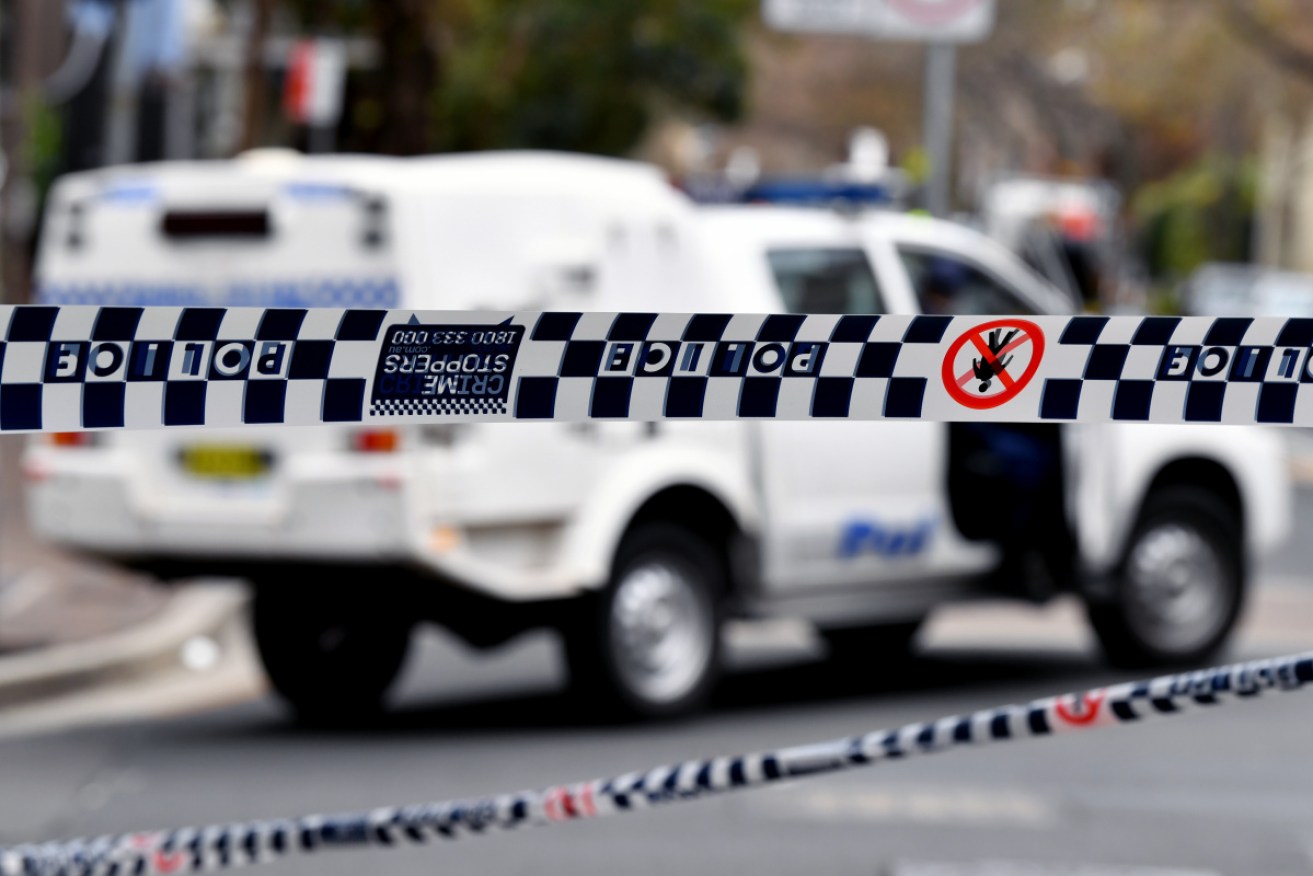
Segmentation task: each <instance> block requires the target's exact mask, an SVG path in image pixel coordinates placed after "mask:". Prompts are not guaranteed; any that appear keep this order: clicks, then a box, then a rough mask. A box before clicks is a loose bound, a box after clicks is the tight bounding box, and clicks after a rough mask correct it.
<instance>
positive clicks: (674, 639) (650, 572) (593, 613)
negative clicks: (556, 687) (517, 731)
mask: <svg viewBox="0 0 1313 876" xmlns="http://www.w3.org/2000/svg"><path fill="white" fill-rule="evenodd" d="M724 580H725V572H724V567H723V563H722V562H721V561H720V559H719V557H718V556H717V554H716V552H715V551H714V550H713V549H712V548H711V546H710V545H708V544H707V543H706V542H705V541H704V540H703V539H701V538H699V537H698V536H696V535H694V534H693V533H691V532H689V531H688V530H686V529H683V528H681V527H678V526H674V525H671V524H666V523H649V524H640V525H639V526H637V527H635V529H634V530H633V531H632V532H630V533H629V534H628V535H626V536H625V538H624V540H623V541H622V542H621V544H620V548H619V550H618V551H617V552H616V558H615V563H614V565H613V567H612V573H611V580H610V581H609V583H608V585H607V587H606V588H605V589H604V590H602V591H601V592H600V593H597V594H594V595H591V596H589V597H588V598H586V599H583V600H581V601H580V605H579V606H578V608H579V610H578V612H577V613H576V615H575V616H574V618H573V622H572V623H570V624H569V625H567V627H566V629H565V630H564V635H565V652H566V660H567V663H568V665H569V671H570V682H571V688H572V692H573V694H574V696H575V697H577V698H579V699H580V700H582V701H583V704H584V705H585V706H587V707H588V708H589V709H590V710H594V711H599V712H600V713H601V714H603V715H619V716H623V717H637V718H665V717H672V716H675V715H680V714H684V713H687V712H690V711H692V710H694V709H696V708H698V707H699V706H701V705H703V704H704V703H705V702H706V700H707V697H708V696H709V695H710V693H711V689H712V686H713V684H714V683H715V679H716V676H717V674H718V670H719V666H720V612H719V599H718V596H719V594H720V593H721V592H722V591H723V589H724V588H723V582H724Z"/></svg>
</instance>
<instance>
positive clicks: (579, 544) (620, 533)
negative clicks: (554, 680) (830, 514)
mask: <svg viewBox="0 0 1313 876" xmlns="http://www.w3.org/2000/svg"><path fill="white" fill-rule="evenodd" d="M599 484H600V489H598V490H597V491H595V492H594V494H593V495H591V496H590V497H589V499H588V501H587V502H586V503H585V505H584V507H583V508H581V509H580V511H579V513H578V514H577V515H575V517H574V519H573V520H572V521H571V524H570V529H569V532H568V534H567V536H566V544H565V550H564V554H563V565H565V566H566V567H568V568H569V569H570V570H571V576H572V577H573V578H574V580H576V581H578V582H579V585H580V587H581V588H582V589H585V590H592V589H596V588H599V587H601V586H603V585H604V584H605V583H606V581H607V579H608V578H609V576H610V573H611V569H612V565H613V563H614V560H615V554H616V550H617V549H618V548H619V546H620V542H621V540H622V539H623V538H624V536H625V534H626V533H628V532H629V531H631V529H632V527H633V526H634V525H635V524H636V523H642V522H644V521H651V520H658V519H665V520H669V521H670V522H672V523H675V524H679V525H683V526H686V527H688V528H691V529H693V531H695V532H699V531H701V529H700V528H701V527H708V528H709V529H708V530H707V531H710V532H711V533H712V534H713V536H715V537H716V539H718V540H720V541H721V542H722V543H721V544H720V545H717V549H718V550H722V551H726V553H725V554H723V556H725V557H726V558H727V559H728V560H731V562H730V564H729V565H728V566H727V568H730V569H731V571H733V570H736V569H738V568H740V567H741V566H743V565H744V563H743V562H742V559H741V558H740V557H737V556H733V557H731V555H730V553H728V552H729V551H731V550H732V548H731V547H730V546H729V545H726V544H725V542H726V541H728V542H734V543H749V544H750V543H751V541H750V540H751V539H752V538H753V537H754V535H755V533H756V528H757V523H758V518H757V513H758V506H759V503H757V502H755V501H754V495H755V493H754V490H753V487H752V484H751V482H750V479H749V476H748V471H747V466H744V465H742V464H741V463H739V464H735V460H734V459H733V458H732V457H730V456H728V455H725V454H720V453H714V452H706V451H703V450H694V449H691V448H687V447H684V448H661V449H657V448H653V449H652V450H651V451H650V452H647V453H643V454H635V455H634V456H633V457H632V458H630V459H627V460H626V462H625V464H624V465H621V466H617V467H615V468H614V469H612V470H611V471H610V472H608V473H607V475H606V476H605V477H603V478H600V479H599ZM739 536H742V538H740V537H739ZM742 553H743V554H745V555H748V554H751V552H750V551H744V552H742ZM731 577H732V578H734V579H735V580H736V581H742V580H746V578H745V577H744V576H739V575H734V574H732V575H731Z"/></svg>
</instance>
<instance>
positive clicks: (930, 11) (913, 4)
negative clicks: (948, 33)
mask: <svg viewBox="0 0 1313 876" xmlns="http://www.w3.org/2000/svg"><path fill="white" fill-rule="evenodd" d="M980 3H981V0H889V5H890V6H891V7H892V8H894V9H896V10H897V11H898V12H900V13H902V15H903V17H904V18H906V19H908V20H909V21H913V22H915V23H916V24H921V25H930V26H933V25H937V24H948V23H949V22H951V21H954V20H955V19H958V18H961V17H963V16H965V15H968V14H970V13H971V11H972V10H974V9H975V8H976V7H977V6H979V5H980Z"/></svg>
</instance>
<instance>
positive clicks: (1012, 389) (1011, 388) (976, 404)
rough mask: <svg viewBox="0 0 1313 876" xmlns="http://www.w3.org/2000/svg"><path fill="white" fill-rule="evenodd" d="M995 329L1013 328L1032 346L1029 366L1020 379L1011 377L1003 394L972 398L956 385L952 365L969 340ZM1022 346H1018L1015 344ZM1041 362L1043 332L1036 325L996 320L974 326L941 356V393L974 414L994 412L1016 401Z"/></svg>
mask: <svg viewBox="0 0 1313 876" xmlns="http://www.w3.org/2000/svg"><path fill="white" fill-rule="evenodd" d="M997 328H1014V329H1020V330H1021V331H1022V332H1023V333H1024V335H1025V337H1024V340H1025V341H1029V342H1030V344H1031V351H1030V362H1029V363H1027V365H1026V370H1025V371H1023V372H1022V373H1021V376H1020V377H1011V375H1009V377H1011V381H1012V382H1011V384H1010V385H1008V386H1007V387H1006V388H1005V389H1004V390H1003V391H1002V392H999V393H995V394H994V395H990V396H979V395H972V394H971V393H969V392H967V391H966V390H965V389H963V388H962V387H961V386H959V385H958V383H957V372H956V371H955V370H954V368H953V361H954V360H955V359H956V358H957V354H958V353H959V352H960V351H961V349H962V347H963V346H964V345H965V344H966V343H967V342H968V341H970V340H971V339H972V338H976V339H983V338H984V336H985V333H986V332H988V331H989V330H990V329H997ZM1018 343H1021V342H1018ZM1042 358H1044V332H1042V331H1040V327H1039V326H1037V325H1035V323H1033V322H1030V321H1029V320H1025V319H996V320H994V321H992V322H987V323H984V324H982V325H978V326H975V327H973V328H971V329H970V330H968V331H966V332H963V333H962V335H961V336H959V337H958V339H957V340H956V341H953V343H952V345H951V346H949V348H948V352H947V353H945V354H944V367H943V379H944V389H946V390H948V394H949V395H950V396H952V398H953V401H955V402H957V403H958V404H960V405H962V406H963V407H967V408H971V409H973V410H977V411H983V410H988V409H989V408H996V407H998V406H999V405H1002V404H1006V403H1007V402H1010V401H1012V399H1014V398H1016V397H1017V395H1018V394H1019V393H1020V392H1021V391H1022V390H1023V389H1025V388H1026V385H1027V384H1029V383H1030V379H1031V378H1032V377H1034V376H1035V372H1036V371H1038V370H1039V362H1040V359H1042Z"/></svg>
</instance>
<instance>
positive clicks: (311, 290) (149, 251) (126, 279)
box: [36, 162, 401, 307]
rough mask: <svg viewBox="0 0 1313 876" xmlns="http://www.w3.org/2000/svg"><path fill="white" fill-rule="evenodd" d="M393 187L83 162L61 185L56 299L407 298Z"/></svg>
mask: <svg viewBox="0 0 1313 876" xmlns="http://www.w3.org/2000/svg"><path fill="white" fill-rule="evenodd" d="M392 237H393V234H392V225H391V219H390V211H389V204H388V199H387V198H386V197H385V196H384V195H383V194H381V193H378V192H371V191H367V190H365V189H363V188H361V187H358V186H352V185H347V184H343V183H340V182H334V181H329V180H323V179H318V180H316V179H310V178H305V179H301V178H295V177H291V178H285V179H269V178H264V177H260V176H257V175H254V174H252V173H249V172H244V171H243V169H242V168H241V167H240V165H238V164H235V163H232V162H227V163H223V164H213V165H208V164H194V165H184V166H182V167H176V168H172V169H168V170H158V171H155V172H151V171H149V170H148V169H134V170H132V171H119V172H114V173H111V174H105V175H101V174H81V175H76V176H74V177H70V178H66V179H65V180H62V181H61V182H60V184H59V185H58V186H57V187H56V190H55V194H54V197H53V198H52V204H51V209H50V210H49V212H48V216H47V219H46V225H45V229H44V234H43V239H42V248H41V253H40V257H39V259H38V263H37V271H36V279H37V296H36V297H37V300H38V301H39V302H41V303H45V304H100V305H129V306H131V305H157V306H168V305H175V306H204V305H210V306H213V305H228V306H251V307H397V306H399V305H400V303H401V302H400V288H399V279H398V270H397V266H396V259H395V255H394V247H393V245H392V244H393V241H392Z"/></svg>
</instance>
